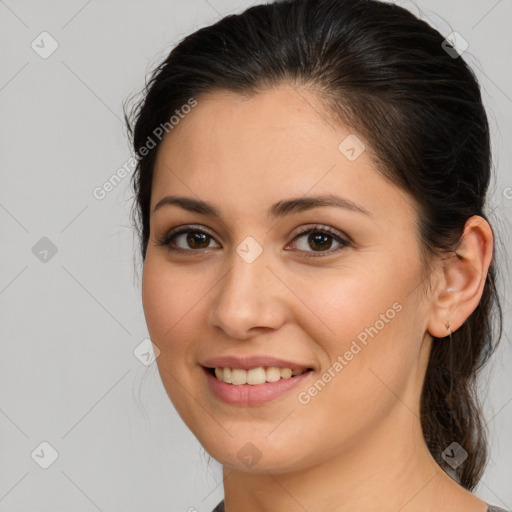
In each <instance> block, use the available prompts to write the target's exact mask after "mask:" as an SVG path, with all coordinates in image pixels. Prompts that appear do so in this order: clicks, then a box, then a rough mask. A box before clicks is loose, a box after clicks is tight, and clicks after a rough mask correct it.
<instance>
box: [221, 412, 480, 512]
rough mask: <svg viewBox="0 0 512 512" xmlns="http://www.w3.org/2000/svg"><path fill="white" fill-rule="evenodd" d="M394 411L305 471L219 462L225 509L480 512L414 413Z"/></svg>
mask: <svg viewBox="0 0 512 512" xmlns="http://www.w3.org/2000/svg"><path fill="white" fill-rule="evenodd" d="M395 413H396V415H398V416H399V417H400V419H399V421H398V422H397V416H396V415H395V416H394V417H393V418H391V417H390V418H388V421H386V422H383V423H382V424H381V425H380V427H379V429H378V431H374V432H372V434H371V435H370V436H368V437H367V439H365V441H364V442H359V443H358V444H357V446H353V447H351V448H350V449H348V450H343V451H340V452H337V453H334V454H333V455H332V457H331V458H329V459H327V460H322V461H321V463H319V464H317V465H315V466H310V467H307V469H301V470H298V471H289V472H285V473H283V472H280V473H272V472H271V471H266V472H264V473H249V472H243V471H240V470H238V469H233V468H229V467H224V470H223V473H224V491H225V510H226V512H240V511H243V512H275V511H276V510H279V511H283V510H286V511H287V512H304V511H305V510H307V511H308V512H349V511H350V512H354V511H355V510H357V511H358V512H375V511H376V510H378V511H379V512H397V511H400V512H445V511H446V512H459V511H460V512H485V511H486V509H487V507H486V505H485V502H483V501H482V500H480V499H478V498H477V497H476V496H474V495H472V494H471V493H470V492H469V491H467V490H466V489H464V488H462V487H461V486H459V485H458V484H457V483H456V482H454V481H453V480H452V479H451V478H450V477H449V476H448V475H447V474H446V473H445V472H444V471H443V470H442V468H441V467H440V466H439V465H438V464H437V463H436V462H435V460H434V459H433V458H432V456H431V454H430V452H429V450H428V448H427V446H426V444H425V441H424V439H423V435H422V433H421V426H420V423H419V419H418V418H417V416H415V415H414V414H411V411H410V410H408V409H407V408H406V407H404V406H403V404H402V405H401V406H400V407H398V408H397V411H395ZM398 424H401V425H402V426H403V428H400V429H397V428H396V425H398ZM392 425H394V426H395V428H392V427H391V426H392ZM406 433H409V434H406Z"/></svg>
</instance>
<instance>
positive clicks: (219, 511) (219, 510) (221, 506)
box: [212, 500, 506, 512]
mask: <svg viewBox="0 0 512 512" xmlns="http://www.w3.org/2000/svg"><path fill="white" fill-rule="evenodd" d="M212 512H224V500H222V501H221V502H220V503H219V504H218V505H217V506H216V507H215V508H214V509H213V510H212ZM487 512H501V511H500V510H499V509H497V510H490V511H489V510H487ZM505 512H506V511H505Z"/></svg>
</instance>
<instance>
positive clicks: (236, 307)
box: [209, 252, 290, 340]
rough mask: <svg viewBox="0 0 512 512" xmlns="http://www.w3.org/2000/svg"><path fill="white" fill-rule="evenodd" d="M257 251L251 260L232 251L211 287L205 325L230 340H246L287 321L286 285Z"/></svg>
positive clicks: (278, 326)
mask: <svg viewBox="0 0 512 512" xmlns="http://www.w3.org/2000/svg"><path fill="white" fill-rule="evenodd" d="M264 255H265V252H263V254H261V255H260V256H259V257H258V258H257V259H256V260H255V261H253V262H252V263H248V262H246V261H245V260H244V259H243V258H241V257H240V256H239V255H238V254H237V253H236V252H234V253H233V257H232V265H231V268H230V270H228V271H227V273H226V274H225V275H224V277H223V278H222V279H221V280H220V282H219V284H218V285H217V286H216V287H215V288H214V291H215V293H216V296H215V298H214V300H213V304H212V307H211V309H210V313H209V325H210V326H213V327H217V328H220V329H222V330H223V331H224V333H225V334H226V335H227V336H229V337H230V338H233V339H238V340H247V339H250V338H251V337H253V336H256V335H261V333H262V331H265V330H272V329H278V328H280V327H281V326H282V325H283V324H284V323H285V322H286V320H287V308H286V293H288V294H289V293H290V292H289V291H287V288H286V286H285V285H284V284H283V283H282V282H281V281H280V280H279V279H278V277H276V274H275V273H274V272H273V271H272V270H271V269H270V268H269V266H268V262H267V261H266V258H265V257H264Z"/></svg>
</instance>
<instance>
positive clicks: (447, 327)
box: [444, 320, 452, 336]
mask: <svg viewBox="0 0 512 512" xmlns="http://www.w3.org/2000/svg"><path fill="white" fill-rule="evenodd" d="M444 326H445V327H446V330H447V331H448V336H451V334H452V330H451V328H450V321H449V320H448V322H446V323H445V324H444Z"/></svg>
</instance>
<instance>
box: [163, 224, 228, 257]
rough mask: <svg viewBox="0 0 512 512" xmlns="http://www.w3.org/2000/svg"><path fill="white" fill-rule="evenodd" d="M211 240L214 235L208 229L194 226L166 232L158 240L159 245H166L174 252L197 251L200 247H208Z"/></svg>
mask: <svg viewBox="0 0 512 512" xmlns="http://www.w3.org/2000/svg"><path fill="white" fill-rule="evenodd" d="M211 241H213V237H212V235H210V234H209V233H208V232H207V231H204V230H202V229H198V228H193V227H192V226H182V227H178V228H176V229H173V230H171V231H170V232H169V233H166V234H165V235H164V236H163V237H162V238H161V239H159V240H158V241H157V245H158V246H166V247H167V248H168V249H169V250H170V251H174V252H181V251H183V252H192V251H195V252H197V250H198V249H208V248H209V245H210V242H211ZM217 247H218V245H217Z"/></svg>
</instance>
